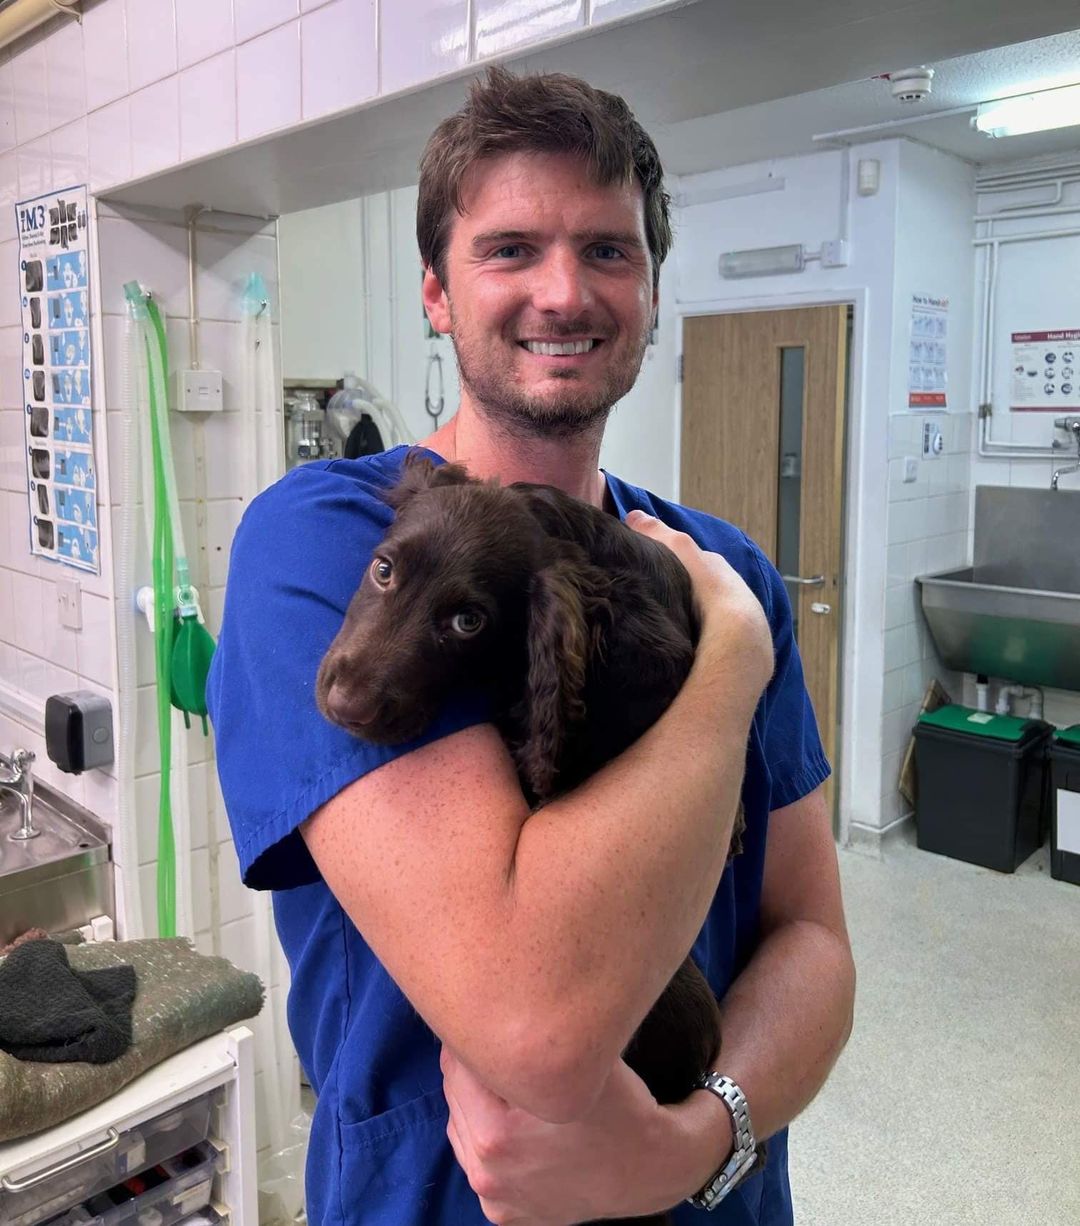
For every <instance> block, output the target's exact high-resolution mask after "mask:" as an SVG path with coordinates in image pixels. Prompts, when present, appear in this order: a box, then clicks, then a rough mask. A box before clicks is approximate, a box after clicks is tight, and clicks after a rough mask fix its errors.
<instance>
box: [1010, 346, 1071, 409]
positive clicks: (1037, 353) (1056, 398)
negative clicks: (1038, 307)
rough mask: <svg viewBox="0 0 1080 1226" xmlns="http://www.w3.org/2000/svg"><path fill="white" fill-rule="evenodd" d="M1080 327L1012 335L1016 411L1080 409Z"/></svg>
mask: <svg viewBox="0 0 1080 1226" xmlns="http://www.w3.org/2000/svg"><path fill="white" fill-rule="evenodd" d="M1077 358H1080V328H1059V329H1058V330H1057V331H1056V332H1014V333H1013V334H1012V397H1011V403H1010V405H1009V408H1010V409H1012V411H1013V412H1014V413H1048V412H1057V413H1061V412H1063V411H1068V412H1073V411H1075V410H1076V409H1080V379H1078V378H1077V375H1078V374H1080V363H1078V362H1077Z"/></svg>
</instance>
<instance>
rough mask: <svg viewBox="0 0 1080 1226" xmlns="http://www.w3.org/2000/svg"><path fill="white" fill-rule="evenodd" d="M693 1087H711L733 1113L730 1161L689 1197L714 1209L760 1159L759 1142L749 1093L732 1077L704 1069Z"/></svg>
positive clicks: (695, 1205) (703, 1206)
mask: <svg viewBox="0 0 1080 1226" xmlns="http://www.w3.org/2000/svg"><path fill="white" fill-rule="evenodd" d="M694 1089H696V1090H709V1091H711V1092H712V1093H713V1094H715V1095H716V1097H717V1098H719V1099H720V1101H721V1102H722V1103H723V1104H724V1106H725V1107H727V1109H728V1111H729V1112H730V1113H731V1130H732V1135H733V1136H734V1140H735V1148H734V1150H732V1153H731V1157H730V1158H729V1159H728V1160H727V1162H726V1163H725V1164H724V1165H723V1166H722V1167H721V1168H720V1170H718V1171H717V1172H716V1174H715V1175H714V1176H713V1177H712V1179H710V1180H709V1182H708V1183H707V1184H706V1185H705V1186H704V1187H703V1188H702V1189H701V1191H700V1192H695V1193H694V1195H693V1196H691V1197H688V1201H689V1203H690V1204H691V1205H693V1206H694V1208H695V1209H707V1210H710V1211H711V1210H713V1209H715V1208H716V1207H717V1205H719V1204H720V1202H721V1201H722V1200H723V1199H724V1197H725V1196H727V1194H728V1193H729V1192H730V1191H731V1189H732V1188H733V1187H735V1185H736V1184H737V1183H738V1182H739V1181H740V1180H741V1179H742V1178H743V1177H744V1176H745V1175H746V1174H747V1173H748V1172H749V1171H750V1170H751V1169H752V1167H753V1166H754V1163H755V1162H756V1161H757V1143H756V1141H755V1140H754V1128H753V1125H752V1124H751V1123H750V1106H749V1104H748V1103H747V1101H746V1095H745V1094H744V1093H743V1092H742V1090H740V1089H739V1087H738V1086H737V1085H736V1084H735V1082H734V1081H732V1080H731V1078H730V1077H724V1076H722V1075H721V1074H720V1073H704V1074H702V1076H701V1077H699V1078H698V1081H697V1084H696V1085H695V1087H694Z"/></svg>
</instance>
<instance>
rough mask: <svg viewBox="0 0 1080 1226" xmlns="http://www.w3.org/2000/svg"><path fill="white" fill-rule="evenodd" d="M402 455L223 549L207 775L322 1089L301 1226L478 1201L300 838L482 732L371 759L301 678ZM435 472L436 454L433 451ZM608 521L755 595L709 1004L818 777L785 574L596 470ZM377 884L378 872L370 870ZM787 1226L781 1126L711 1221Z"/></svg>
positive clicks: (446, 1220) (715, 523)
mask: <svg viewBox="0 0 1080 1226" xmlns="http://www.w3.org/2000/svg"><path fill="white" fill-rule="evenodd" d="M406 450H407V449H406V448H404V447H398V448H395V449H393V450H391V451H388V452H384V453H382V454H380V455H375V456H365V457H363V458H362V459H357V460H334V461H327V462H317V463H311V464H305V465H301V466H300V467H298V468H296V469H294V470H293V471H292V472H290V473H289V474H288V475H287V476H285V477H284V478H283V479H282V480H280V481H279V482H277V484H276V485H274V486H272V487H271V488H270V489H268V490H266V491H265V492H264V493H262V494H261V495H260V496H259V497H258V498H257V499H255V501H254V502H253V503H252V504H251V506H250V507H249V508H248V510H247V513H246V514H245V515H244V518H243V520H242V522H241V524H240V527H239V529H238V530H237V533H236V537H235V540H234V542H233V547H232V556H231V560H230V567H229V579H228V588H227V591H226V597H225V615H224V622H223V626H222V631H221V637H220V640H219V642H218V647H217V651H216V653H215V655H214V660H213V666H212V668H211V671H210V680H209V687H208V701H209V706H210V715H211V718H212V720H213V723H214V731H215V736H216V742H217V762H218V772H219V775H220V779H221V787H222V792H223V794H224V798H225V805H226V808H227V810H228V814H229V821H230V823H231V826H232V832H233V839H234V842H235V845H236V850H237V854H238V856H239V859H240V867H241V872H242V875H243V879H244V881H245V882H246V884H247V885H249V886H251V887H253V888H255V889H269V890H273V891H274V914H275V916H276V920H277V928H278V934H279V936H280V938H281V943H282V946H283V947H284V950H285V954H286V956H287V957H288V960H289V966H290V968H291V971H292V986H291V990H290V993H289V1024H290V1028H291V1030H292V1037H293V1041H294V1042H295V1044H296V1048H297V1051H298V1052H299V1055H300V1059H301V1062H302V1063H303V1067H304V1070H305V1072H306V1074H307V1076H308V1078H309V1080H310V1081H311V1084H312V1086H313V1087H314V1089H315V1092H316V1094H317V1095H318V1102H317V1106H316V1109H315V1116H314V1120H313V1122H312V1132H311V1143H310V1147H309V1152H308V1166H307V1215H308V1221H309V1222H310V1223H311V1226H361V1224H363V1226H483V1224H484V1223H485V1221H486V1219H485V1218H484V1216H483V1214H482V1213H481V1211H480V1206H479V1202H478V1200H477V1198H476V1196H475V1194H474V1193H473V1192H472V1190H471V1189H470V1188H469V1186H468V1183H467V1182H466V1179H465V1176H464V1174H463V1172H462V1171H461V1169H460V1168H459V1167H458V1165H457V1162H456V1160H455V1158H454V1155H453V1152H452V1150H451V1149H450V1145H449V1142H448V1141H447V1139H446V1132H445V1129H446V1122H447V1108H446V1102H445V1100H444V1098H443V1094H442V1076H441V1074H440V1071H439V1042H438V1039H437V1038H436V1037H435V1035H434V1034H433V1033H432V1032H431V1031H430V1030H429V1029H428V1027H427V1026H426V1025H425V1024H424V1023H423V1022H422V1021H421V1019H420V1018H419V1016H418V1015H417V1014H416V1012H415V1010H414V1009H413V1008H412V1006H411V1005H410V1004H409V1002H408V1001H407V1000H406V998H405V997H404V996H403V995H402V993H401V991H400V990H399V989H398V987H397V985H396V984H395V983H394V982H393V980H392V979H391V978H390V976H389V975H388V974H387V972H386V970H385V969H384V968H383V966H382V965H381V964H380V962H379V961H378V959H377V958H376V957H375V955H374V954H373V953H372V952H371V950H370V949H369V948H368V946H367V944H366V942H365V941H364V939H363V937H362V936H361V935H360V933H359V932H358V931H357V929H356V927H355V926H354V925H353V923H352V922H351V921H350V919H349V917H348V916H347V915H346V914H345V912H344V911H343V910H342V908H341V906H340V905H339V904H338V902H337V901H336V899H335V898H334V896H333V894H332V893H331V892H330V890H329V888H328V887H327V885H326V883H325V882H324V881H323V879H322V877H321V876H320V874H319V871H318V869H317V868H316V867H315V864H314V861H313V860H312V859H311V856H310V855H309V853H308V851H307V848H306V846H305V844H304V842H303V839H302V838H301V836H300V834H299V832H298V831H297V827H298V826H299V824H300V823H301V822H302V821H304V819H305V818H307V817H309V816H310V815H311V814H312V813H313V812H314V811H315V810H316V809H318V808H319V806H320V805H322V804H324V803H325V802H326V801H328V800H329V799H330V798H331V797H332V796H334V795H336V794H337V793H338V792H339V791H341V789H342V788H344V787H346V786H347V785H348V784H350V783H352V781H353V780H354V779H358V778H360V777H361V776H362V775H365V774H367V772H368V771H371V770H374V769H375V768H376V767H378V766H381V765H382V764H383V763H385V762H387V761H389V760H391V759H392V758H395V757H397V756H399V755H400V754H402V753H406V752H408V751H409V750H410V749H413V748H416V747H417V746H418V745H420V744H424V743H427V742H429V741H431V740H434V739H436V738H438V737H442V736H446V735H447V734H449V733H452V732H455V731H458V730H460V729H462V728H465V727H468V726H469V725H472V724H476V723H478V722H482V721H483V720H484V719H485V718H486V713H485V710H484V706H483V704H482V703H481V702H479V701H478V700H475V699H473V700H471V701H465V700H463V701H462V702H461V703H460V704H458V705H455V706H451V708H450V709H448V710H446V711H444V712H443V714H442V715H441V716H440V718H439V719H438V721H437V722H436V723H435V724H434V725H433V726H432V727H431V728H429V729H428V731H427V732H426V734H425V735H424V736H423V737H422V738H421V739H420V740H418V741H414V742H411V743H410V744H409V745H405V746H394V747H386V746H375V745H370V744H367V743H365V742H362V741H359V740H357V739H355V738H354V737H351V736H349V735H348V734H347V733H346V732H344V731H343V730H342V729H340V728H337V727H335V726H334V725H332V724H330V723H328V722H327V721H326V720H324V719H323V717H322V716H321V715H320V714H319V712H318V710H317V708H316V706H315V675H316V672H317V670H318V666H319V662H320V660H321V659H322V656H323V654H324V653H325V651H326V649H327V647H328V646H329V645H330V642H331V640H332V639H333V637H334V635H335V634H336V633H337V631H338V628H339V626H340V625H341V621H342V618H343V616H344V614H345V609H346V606H347V605H348V603H349V600H350V599H351V597H352V595H353V593H354V592H355V590H356V588H357V587H358V585H359V583H360V580H361V577H362V575H363V574H364V571H365V569H366V567H367V566H368V564H369V562H370V560H371V557H372V554H373V552H374V550H375V546H376V545H377V544H378V542H379V540H380V539H381V537H382V535H383V533H384V532H385V530H386V528H387V527H388V526H389V524H390V521H391V518H392V515H391V512H390V510H389V509H388V508H387V506H386V505H385V503H384V502H383V501H382V499H381V497H380V495H381V493H382V492H383V491H384V490H386V489H387V488H388V487H389V486H391V485H393V484H394V482H395V481H396V480H397V478H398V476H399V474H400V471H401V465H402V461H403V459H404V457H405V454H406ZM432 458H433V459H434V460H436V461H440V462H441V459H440V457H438V456H434V455H432ZM607 483H608V489H609V490H610V492H611V496H612V498H613V500H614V503H615V506H616V507H617V509H618V512H619V515H620V516H621V517H625V516H626V514H627V513H628V512H629V511H631V510H633V509H634V508H635V507H636V508H639V509H641V510H643V511H647V512H648V513H649V514H651V515H654V516H656V517H657V518H658V519H661V520H663V521H664V522H665V523H667V524H669V525H671V526H672V527H673V528H677V529H680V530H681V531H684V532H687V533H689V534H690V535H691V536H692V537H693V538H694V539H695V540H696V541H697V542H698V544H699V545H701V546H702V547H703V548H705V549H708V550H713V551H715V552H718V553H721V554H723V555H724V557H726V558H727V560H728V561H729V562H730V563H731V565H732V566H733V567H734V568H735V569H736V570H737V571H738V572H739V573H740V574H741V575H742V577H743V578H744V579H745V580H746V582H747V583H748V585H749V586H750V588H751V589H752V590H753V591H754V593H755V594H756V595H757V597H758V598H759V600H760V601H761V603H762V605H763V607H764V609H765V612H766V614H767V616H768V619H769V624H770V626H771V628H772V634H773V641H774V643H775V647H776V672H775V674H774V676H773V679H772V681H771V683H770V684H769V687H768V689H767V690H766V691H765V693H764V695H763V696H762V698H761V701H760V703H759V704H758V709H757V712H756V714H755V716H754V720H753V724H752V726H751V731H750V739H749V745H748V750H747V764H746V776H745V782H744V785H743V805H744V809H745V812H746V823H747V828H746V834H745V836H744V840H743V847H744V850H743V853H742V855H740V856H737V857H736V858H735V859H734V860H733V861H732V862H731V864H730V865H729V866H728V868H727V870H726V871H725V873H724V875H723V877H722V879H721V881H720V884H719V887H718V889H717V893H716V899H715V901H714V903H713V906H712V909H711V910H710V912H709V916H708V919H707V921H706V923H705V926H704V928H703V929H702V931H701V934H700V935H699V937H698V939H697V941H696V942H695V944H694V950H693V953H694V957H695V959H696V960H697V963H698V965H699V966H700V967H701V968H702V969H703V970H704V972H705V974H706V976H707V977H708V979H709V982H710V983H711V984H712V986H713V988H714V989H715V991H716V994H717V996H723V994H724V992H725V991H726V990H727V987H728V985H729V984H730V983H731V981H732V980H733V979H734V978H735V977H736V976H737V975H738V974H739V972H740V971H741V970H742V968H743V967H744V966H745V965H746V963H747V961H748V960H749V958H750V955H751V953H752V952H753V950H754V947H755V944H756V942H757V939H758V915H759V904H760V896H761V884H762V875H763V867H764V857H765V836H766V831H767V828H768V821H769V813H770V811H771V810H775V809H779V808H782V807H783V806H785V805H789V804H791V803H792V802H793V801H796V800H798V799H799V798H800V797H802V796H805V795H806V794H807V793H809V792H811V791H812V790H813V789H814V788H816V787H817V786H818V785H819V784H820V783H821V782H822V781H823V780H824V779H825V778H826V777H827V776H828V773H829V766H828V763H827V762H826V760H825V755H824V753H823V751H822V747H821V742H820V740H819V737H818V732H817V725H816V723H815V720H814V714H813V710H812V708H811V705H810V700H809V697H808V696H807V693H806V689H805V686H804V683H803V674H802V666H801V664H800V661H799V655H798V651H797V649H796V647H795V643H794V639H793V635H792V624H791V609H790V605H789V602H788V597H787V593H786V591H785V589H784V585H783V582H782V580H781V579H780V576H779V575H778V574H777V572H776V570H775V569H774V568H773V566H772V565H771V564H770V563H769V562H768V560H767V559H766V558H765V557H764V555H763V554H762V553H761V551H760V549H758V548H757V546H756V545H754V544H753V543H752V542H751V541H750V540H749V539H748V538H747V537H746V536H745V535H744V534H743V533H742V532H740V531H739V530H738V529H736V528H734V527H732V526H731V525H730V524H727V523H724V522H723V521H721V520H718V519H715V518H713V517H712V516H709V515H704V514H702V513H701V512H698V511H692V510H688V509H686V508H684V507H680V506H677V505H675V504H673V503H669V502H665V501H663V500H662V499H660V498H656V497H654V496H653V495H652V494H649V493H648V492H646V491H645V490H642V489H638V488H636V487H635V486H632V485H628V484H627V483H626V482H624V481H620V480H619V479H618V478H617V477H613V476H611V475H610V474H607ZM373 871H378V869H377V868H375V869H373ZM674 1216H675V1221H676V1222H677V1223H679V1224H680V1226H683V1224H684V1223H688V1222H691V1221H699V1222H702V1223H704V1222H705V1221H706V1220H708V1221H712V1222H713V1223H716V1226H750V1224H751V1223H754V1224H756V1226H784V1224H786V1223H790V1222H791V1221H792V1210H791V1195H790V1190H789V1187H788V1176H787V1134H786V1131H785V1132H782V1133H780V1134H779V1135H778V1136H776V1137H773V1138H772V1139H771V1140H770V1142H769V1161H768V1164H767V1166H766V1168H765V1170H764V1171H762V1172H760V1173H759V1174H757V1175H755V1176H754V1177H753V1178H751V1179H748V1180H746V1181H745V1182H744V1183H743V1184H742V1185H741V1186H740V1187H738V1188H736V1189H735V1191H734V1192H733V1193H732V1194H731V1195H729V1196H728V1198H727V1199H726V1201H725V1202H724V1203H723V1204H722V1206H721V1207H720V1208H719V1209H718V1210H717V1211H716V1212H715V1213H714V1214H713V1215H712V1216H711V1217H710V1218H706V1217H705V1216H704V1215H702V1214H701V1213H700V1212H699V1211H698V1210H694V1209H691V1208H690V1207H689V1206H686V1205H684V1206H681V1207H680V1208H679V1209H677V1210H676V1212H675V1215H674Z"/></svg>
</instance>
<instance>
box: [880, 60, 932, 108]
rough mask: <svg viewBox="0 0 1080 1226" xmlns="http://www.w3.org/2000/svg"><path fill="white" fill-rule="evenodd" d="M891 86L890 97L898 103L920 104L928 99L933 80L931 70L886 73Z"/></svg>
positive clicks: (905, 69)
mask: <svg viewBox="0 0 1080 1226" xmlns="http://www.w3.org/2000/svg"><path fill="white" fill-rule="evenodd" d="M886 77H887V79H888V81H889V84H890V85H891V86H892V96H893V97H894V98H895V99H896V100H897V101H898V102H922V100H923V99H924V98H929V97H930V90H931V88H932V82H933V80H934V70H933V69H932V68H926V67H920V68H901V69H900V70H899V71H898V72H890V73H886Z"/></svg>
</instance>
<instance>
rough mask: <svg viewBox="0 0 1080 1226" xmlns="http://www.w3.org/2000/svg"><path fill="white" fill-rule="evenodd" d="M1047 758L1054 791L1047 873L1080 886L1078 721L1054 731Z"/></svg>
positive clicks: (1079, 750)
mask: <svg viewBox="0 0 1080 1226" xmlns="http://www.w3.org/2000/svg"><path fill="white" fill-rule="evenodd" d="M1049 758H1050V787H1051V789H1052V791H1053V805H1052V808H1053V823H1052V828H1051V835H1050V875H1051V876H1052V877H1056V878H1057V879H1058V880H1059V881H1071V882H1072V883H1073V885H1080V724H1074V725H1073V726H1072V727H1071V728H1063V729H1061V731H1059V732H1055V733H1054V738H1053V740H1052V741H1051V742H1050V753H1049Z"/></svg>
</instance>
